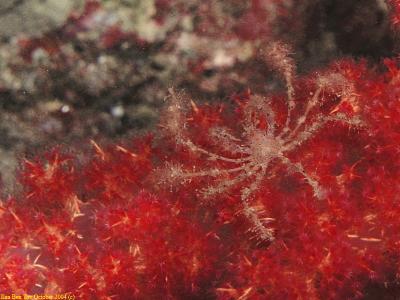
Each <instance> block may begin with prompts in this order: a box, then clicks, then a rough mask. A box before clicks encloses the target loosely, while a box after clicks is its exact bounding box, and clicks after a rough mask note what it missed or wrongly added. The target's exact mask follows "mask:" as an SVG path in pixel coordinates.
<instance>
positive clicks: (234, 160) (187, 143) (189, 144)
mask: <svg viewBox="0 0 400 300" xmlns="http://www.w3.org/2000/svg"><path fill="white" fill-rule="evenodd" d="M181 143H182V144H183V145H185V146H186V147H188V148H189V149H190V150H192V151H193V152H199V153H202V154H205V155H207V156H208V157H209V159H210V160H221V161H226V162H231V163H236V164H240V163H243V162H248V161H250V158H249V157H245V158H229V157H225V156H222V155H218V154H215V153H212V152H210V151H207V150H205V149H203V148H201V147H199V146H197V145H195V144H194V143H193V142H192V141H190V140H182V141H181Z"/></svg>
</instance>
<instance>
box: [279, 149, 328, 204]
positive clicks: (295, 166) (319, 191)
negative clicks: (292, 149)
mask: <svg viewBox="0 0 400 300" xmlns="http://www.w3.org/2000/svg"><path fill="white" fill-rule="evenodd" d="M280 159H281V160H282V162H283V163H284V164H285V165H286V166H287V167H288V168H289V169H290V170H293V171H295V172H299V173H300V174H302V175H303V176H304V178H305V180H306V181H307V183H308V184H309V185H310V186H311V187H312V189H313V192H314V196H315V197H316V198H317V199H318V200H323V199H324V198H325V191H324V189H323V188H322V187H321V186H320V184H319V183H318V181H316V180H315V179H313V178H311V177H310V176H309V175H308V174H307V172H306V171H305V170H304V168H303V165H302V164H301V163H293V162H292V161H291V160H290V159H288V158H287V157H285V156H281V157H280Z"/></svg>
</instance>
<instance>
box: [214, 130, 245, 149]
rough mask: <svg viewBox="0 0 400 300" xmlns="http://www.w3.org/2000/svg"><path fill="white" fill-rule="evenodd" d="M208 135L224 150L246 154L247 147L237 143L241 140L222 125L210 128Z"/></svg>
mask: <svg viewBox="0 0 400 300" xmlns="http://www.w3.org/2000/svg"><path fill="white" fill-rule="evenodd" d="M210 137H212V138H214V140H215V142H216V143H217V144H218V145H219V146H220V147H221V148H222V149H223V150H225V151H227V152H231V153H234V154H247V148H246V147H244V146H241V145H238V143H239V142H241V140H240V139H238V138H236V137H235V136H233V135H232V134H230V133H229V131H228V130H227V129H226V128H224V127H216V128H213V129H211V130H210Z"/></svg>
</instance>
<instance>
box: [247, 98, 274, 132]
mask: <svg viewBox="0 0 400 300" xmlns="http://www.w3.org/2000/svg"><path fill="white" fill-rule="evenodd" d="M245 111H246V112H247V113H246V118H245V120H246V121H247V122H246V123H245V127H248V126H249V125H250V124H252V125H254V120H253V119H252V113H260V112H261V113H262V115H263V116H264V117H265V120H266V121H267V123H268V129H267V134H268V135H271V136H273V135H274V134H275V130H276V122H275V112H274V111H273V110H272V108H271V106H270V100H269V99H268V100H266V99H265V98H263V97H261V96H257V95H254V96H252V97H251V98H250V100H249V104H248V106H247V107H246V110H245Z"/></svg>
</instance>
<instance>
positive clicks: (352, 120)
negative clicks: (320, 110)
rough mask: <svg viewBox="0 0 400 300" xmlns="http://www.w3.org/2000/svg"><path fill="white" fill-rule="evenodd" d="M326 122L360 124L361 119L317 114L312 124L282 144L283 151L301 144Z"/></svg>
mask: <svg viewBox="0 0 400 300" xmlns="http://www.w3.org/2000/svg"><path fill="white" fill-rule="evenodd" d="M328 122H342V123H345V124H348V125H352V126H361V125H362V121H361V120H359V119H356V118H348V117H346V116H345V115H343V114H337V115H335V116H328V117H322V116H319V117H318V118H317V121H315V122H314V123H313V124H311V125H310V126H308V127H306V128H305V129H304V131H302V132H301V133H300V134H298V136H297V137H296V138H295V139H292V140H288V142H287V143H286V144H284V147H283V151H291V150H293V149H295V148H297V147H298V146H300V145H301V144H303V143H304V142H305V141H307V140H308V139H309V138H311V137H312V136H314V135H315V133H316V132H317V131H319V130H321V129H322V128H323V127H324V126H325V125H326V123H328Z"/></svg>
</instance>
